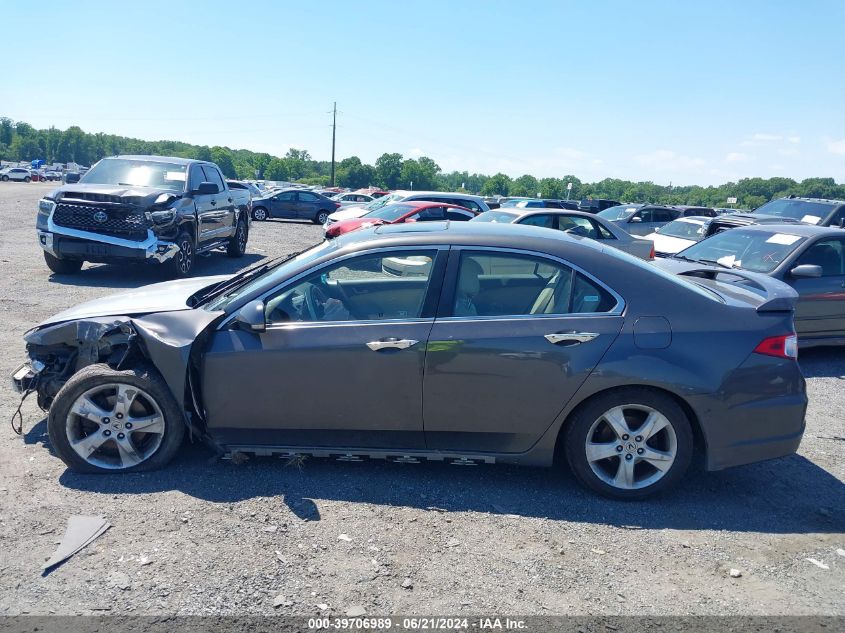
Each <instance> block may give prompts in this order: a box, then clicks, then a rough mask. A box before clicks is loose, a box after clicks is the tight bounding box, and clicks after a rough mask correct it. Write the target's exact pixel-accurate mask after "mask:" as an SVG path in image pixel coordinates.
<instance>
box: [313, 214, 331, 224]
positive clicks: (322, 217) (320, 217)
mask: <svg viewBox="0 0 845 633" xmlns="http://www.w3.org/2000/svg"><path fill="white" fill-rule="evenodd" d="M328 221H329V212H328V211H320V212H318V213H317V217H315V218H314V224H320V225H323V224H325V223H326V222H328Z"/></svg>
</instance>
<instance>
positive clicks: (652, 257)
mask: <svg viewBox="0 0 845 633" xmlns="http://www.w3.org/2000/svg"><path fill="white" fill-rule="evenodd" d="M648 258H649V259H654V242H652V243H651V252H650V253H649V254H648Z"/></svg>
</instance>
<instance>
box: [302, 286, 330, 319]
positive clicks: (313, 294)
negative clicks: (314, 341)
mask: <svg viewBox="0 0 845 633" xmlns="http://www.w3.org/2000/svg"><path fill="white" fill-rule="evenodd" d="M328 300H329V296H328V295H327V294H326V293H325V291H324V290H323V289H322V288H320V286H318V285H317V284H310V285H309V286H308V289H307V290H306V291H305V307H306V308H308V313H309V315H310V316H311V319H312V320H313V321H319V320H320V319H322V318H323V315H324V314H325V313H326V302H327V301H328Z"/></svg>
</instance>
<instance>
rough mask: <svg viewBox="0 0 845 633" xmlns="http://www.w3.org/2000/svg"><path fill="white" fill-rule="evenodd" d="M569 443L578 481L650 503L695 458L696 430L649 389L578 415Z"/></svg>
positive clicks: (614, 397)
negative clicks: (694, 432) (693, 435)
mask: <svg viewBox="0 0 845 633" xmlns="http://www.w3.org/2000/svg"><path fill="white" fill-rule="evenodd" d="M564 439H565V442H566V444H565V450H566V459H567V461H568V463H569V466H570V468H571V469H572V472H573V473H574V474H575V476H576V477H577V478H578V480H579V481H580V482H581V483H582V484H584V485H585V486H587V487H588V488H590V489H592V490H594V491H596V492H598V493H600V494H602V495H604V496H606V497H611V498H613V499H621V500H638V499H644V498H646V497H649V496H651V495H654V494H657V493H658V492H662V491H664V490H666V489H668V488H671V487H672V486H673V485H675V484H676V483H677V482H678V481H679V480H680V479H681V477H683V475H684V473H685V472H686V470H687V467H688V466H689V463H690V460H691V458H692V449H693V441H692V428H691V426H690V423H689V420H688V419H687V416H686V414H685V413H684V411H683V409H682V408H681V407H680V405H678V403H677V402H675V401H674V400H673V399H672V398H671V397H670V396H668V395H667V394H664V393H660V392H657V391H651V390H649V389H642V388H630V389H620V390H618V391H614V392H610V393H608V394H605V395H603V396H599V397H598V398H597V399H596V400H594V401H593V402H591V403H589V404H588V405H587V406H585V407H584V408H583V409H581V410H580V411H578V412H577V413H576V414H575V417H574V418H573V419H572V420H571V421H570V424H569V427H568V428H567V431H566V435H565V438H564Z"/></svg>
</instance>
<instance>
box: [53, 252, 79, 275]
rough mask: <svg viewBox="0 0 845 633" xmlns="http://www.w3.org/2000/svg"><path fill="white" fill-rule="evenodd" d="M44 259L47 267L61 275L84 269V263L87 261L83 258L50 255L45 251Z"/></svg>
mask: <svg viewBox="0 0 845 633" xmlns="http://www.w3.org/2000/svg"><path fill="white" fill-rule="evenodd" d="M44 261H45V262H46V263H47V268H49V269H50V270H52V271H53V272H54V273H58V274H59V275H73V274H74V273H78V272H79V271H80V270H82V264H84V263H85V262H84V261H83V260H81V259H62V258H60V257H55V256H53V255H50V253H48V252H47V251H44Z"/></svg>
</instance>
